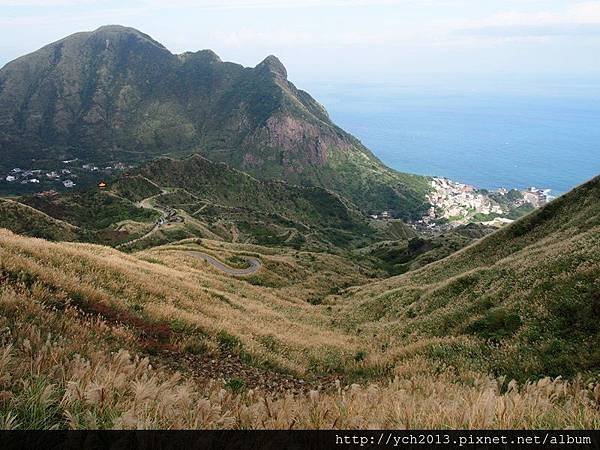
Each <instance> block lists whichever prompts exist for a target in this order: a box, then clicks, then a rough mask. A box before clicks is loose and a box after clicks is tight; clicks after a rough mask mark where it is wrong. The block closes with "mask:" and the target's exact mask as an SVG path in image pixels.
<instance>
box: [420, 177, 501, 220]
mask: <svg viewBox="0 0 600 450" xmlns="http://www.w3.org/2000/svg"><path fill="white" fill-rule="evenodd" d="M431 185H432V187H433V190H432V192H431V193H430V194H429V197H428V198H429V202H430V203H431V205H432V208H431V209H430V210H429V213H428V215H427V218H428V219H436V218H438V215H439V216H440V217H443V218H446V219H453V220H468V219H469V217H471V216H473V215H475V214H503V213H504V211H503V210H502V207H501V206H500V205H499V204H497V203H496V202H494V201H492V200H491V199H490V198H489V196H488V195H486V194H485V193H482V192H480V191H477V190H476V189H475V188H474V187H473V186H470V185H468V184H463V183H458V182H456V181H452V180H449V179H447V178H434V179H433V180H432V181H431Z"/></svg>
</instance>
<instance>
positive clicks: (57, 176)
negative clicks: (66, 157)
mask: <svg viewBox="0 0 600 450" xmlns="http://www.w3.org/2000/svg"><path fill="white" fill-rule="evenodd" d="M72 177H73V175H72V173H71V171H70V170H69V169H62V170H60V171H55V170H53V171H50V172H45V171H43V170H41V169H34V170H23V169H21V168H19V167H15V168H14V169H12V170H11V171H10V172H9V173H8V175H6V176H5V177H4V180H5V181H6V182H7V183H21V184H30V183H31V184H39V183H40V181H41V180H43V179H47V180H50V181H60V182H62V184H63V185H64V187H66V188H72V187H73V186H75V183H74V182H73V180H71V179H70V178H72ZM63 178H66V179H63Z"/></svg>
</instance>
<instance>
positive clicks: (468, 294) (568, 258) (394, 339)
mask: <svg viewBox="0 0 600 450" xmlns="http://www.w3.org/2000/svg"><path fill="white" fill-rule="evenodd" d="M599 199H600V177H599V178H595V179H594V180H592V181H590V182H588V183H586V184H584V185H582V186H580V187H578V188H576V189H575V190H573V191H572V192H570V193H568V194H566V195H564V196H563V197H560V198H559V199H557V200H555V201H553V202H552V203H550V204H548V205H547V206H545V207H544V208H542V209H540V210H538V211H535V212H534V213H532V214H530V215H528V216H526V217H525V218H523V219H521V220H519V221H517V222H515V223H513V224H512V225H510V226H508V227H506V228H504V229H501V230H500V231H498V232H496V233H494V234H492V235H490V236H488V237H487V238H484V239H482V240H481V241H479V242H477V243H475V244H474V245H472V246H470V247H467V248H466V249H464V250H462V251H459V252H458V253H456V254H454V255H452V256H450V257H448V258H446V259H443V260H441V261H438V262H435V263H433V264H430V265H428V266H426V267H424V268H422V269H420V270H417V271H415V272H412V273H409V274H406V275H404V276H400V277H395V278H390V279H388V280H385V281H382V282H379V283H375V284H372V285H368V286H366V287H364V288H362V289H358V290H357V291H356V292H354V293H353V295H352V297H353V300H354V301H353V302H352V303H351V306H344V307H342V308H341V310H342V311H340V317H341V318H340V320H342V321H344V322H346V323H348V324H354V325H350V326H351V327H352V326H355V327H358V328H360V329H361V330H362V332H363V333H367V334H369V335H372V336H374V337H375V336H376V338H375V339H377V340H378V341H380V342H381V344H382V345H383V346H384V347H386V348H387V349H388V350H387V351H386V353H388V356H387V357H388V358H392V359H395V358H401V357H402V356H401V355H404V356H406V354H407V353H410V352H414V353H420V354H425V355H426V356H427V357H428V358H431V359H433V360H439V361H443V363H444V364H451V365H454V366H459V367H464V366H467V367H471V368H475V367H479V368H481V367H484V368H486V369H487V370H491V371H494V372H496V373H498V374H501V375H508V376H509V377H515V378H518V379H526V378H528V377H532V376H533V377H535V376H541V375H558V374H560V375H563V376H564V375H572V374H574V373H576V372H578V371H581V370H589V371H592V372H598V370H599V369H600V352H599V350H598V349H600V201H599ZM399 345H402V347H399Z"/></svg>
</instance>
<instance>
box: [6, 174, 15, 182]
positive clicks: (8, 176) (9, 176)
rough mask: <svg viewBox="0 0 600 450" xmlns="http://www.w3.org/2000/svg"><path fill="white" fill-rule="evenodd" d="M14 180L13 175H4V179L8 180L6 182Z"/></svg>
mask: <svg viewBox="0 0 600 450" xmlns="http://www.w3.org/2000/svg"><path fill="white" fill-rule="evenodd" d="M15 180H16V178H15V177H13V176H12V175H7V176H6V181H8V182H11V181H15Z"/></svg>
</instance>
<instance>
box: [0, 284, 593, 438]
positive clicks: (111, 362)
mask: <svg viewBox="0 0 600 450" xmlns="http://www.w3.org/2000/svg"><path fill="white" fill-rule="evenodd" d="M48 296H51V294H50V293H49V292H47V291H46V290H45V289H44V288H41V287H40V286H39V285H36V286H35V287H34V288H33V290H31V291H28V292H26V293H25V291H23V292H19V290H14V289H12V288H8V287H4V288H2V289H1V290H0V311H1V314H0V327H1V329H2V336H1V338H2V340H1V345H0V427H1V428H3V429H19V428H21V429H23V428H25V429H27V428H71V429H82V428H86V429H89V428H92V429H96V428H117V429H119V428H126V429H148V428H152V429H155V428H168V429H173V428H176V429H180V428H185V429H189V428H236V429H240V428H278V429H290V428H303V429H305V428H339V429H348V428H361V429H365V428H504V429H506V428H596V427H598V426H600V386H599V385H594V384H589V383H586V382H584V381H583V380H582V379H575V380H574V381H563V380H559V379H557V380H551V379H548V378H545V379H542V380H540V381H538V382H536V383H529V384H526V385H524V386H518V385H517V384H516V383H514V382H512V383H506V382H505V381H504V380H494V379H491V378H489V377H485V376H482V375H481V374H475V373H474V374H464V375H463V376H462V382H457V381H456V379H455V377H453V376H451V375H449V374H444V373H442V374H440V375H437V376H434V375H420V376H414V377H405V376H401V375H399V376H397V377H396V378H395V379H394V380H393V381H391V382H386V383H381V384H379V385H377V384H369V385H366V386H359V385H357V384H354V385H351V386H347V387H342V386H340V387H339V388H338V389H337V390H336V391H334V392H328V393H319V392H316V391H312V392H310V393H309V394H308V395H297V396H292V395H286V396H282V397H279V398H273V397H271V396H270V395H268V393H264V392H261V391H252V390H249V391H244V392H242V393H235V392H232V391H231V390H228V389H226V388H225V387H224V385H223V384H222V383H220V382H216V381H209V382H206V381H202V380H196V379H194V378H189V377H186V376H184V375H182V374H178V373H175V372H173V371H171V370H168V369H166V368H161V367H158V368H155V367H152V365H151V364H150V362H149V360H148V359H147V358H140V357H138V356H135V355H134V354H133V353H131V352H129V351H126V350H119V348H121V347H130V348H131V347H135V337H134V335H133V334H132V333H131V331H130V330H128V329H125V328H123V327H120V326H114V325H109V324H107V323H105V322H103V321H102V320H99V319H97V318H94V317H90V316H88V315H85V314H81V313H78V312H77V311H76V310H75V309H72V308H67V309H66V310H63V311H60V312H58V311H56V310H55V309H53V308H49V307H47V306H44V303H43V301H45V300H47V299H48ZM412 364H416V365H421V366H422V367H423V368H425V366H426V365H427V363H426V362H425V361H423V360H418V359H417V360H415V361H413V363H412ZM399 372H402V368H399Z"/></svg>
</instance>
